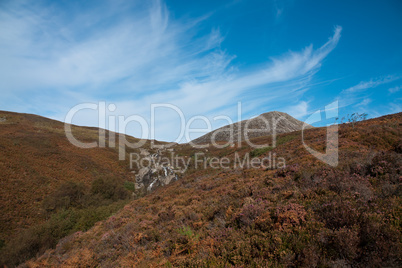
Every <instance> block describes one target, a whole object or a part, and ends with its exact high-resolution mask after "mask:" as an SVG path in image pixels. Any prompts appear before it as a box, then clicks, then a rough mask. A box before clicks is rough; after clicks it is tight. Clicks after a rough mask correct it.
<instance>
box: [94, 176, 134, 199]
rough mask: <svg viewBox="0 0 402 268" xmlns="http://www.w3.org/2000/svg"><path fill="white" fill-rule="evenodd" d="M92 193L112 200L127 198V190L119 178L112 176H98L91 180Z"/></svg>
mask: <svg viewBox="0 0 402 268" xmlns="http://www.w3.org/2000/svg"><path fill="white" fill-rule="evenodd" d="M91 193H92V194H93V195H100V196H102V198H104V199H111V200H114V201H117V200H122V199H127V198H129V196H130V195H129V192H128V191H127V190H126V189H125V188H124V187H123V185H122V183H121V182H120V181H119V180H116V179H113V178H99V179H96V180H94V181H93V183H92V187H91Z"/></svg>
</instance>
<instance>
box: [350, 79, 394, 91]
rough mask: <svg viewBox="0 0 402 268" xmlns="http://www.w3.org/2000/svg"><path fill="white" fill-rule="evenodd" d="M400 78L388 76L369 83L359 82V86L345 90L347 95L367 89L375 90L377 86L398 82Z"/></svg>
mask: <svg viewBox="0 0 402 268" xmlns="http://www.w3.org/2000/svg"><path fill="white" fill-rule="evenodd" d="M398 79H400V77H398V76H392V75H388V76H386V77H382V78H377V79H371V80H370V81H361V82H360V83H359V84H357V85H355V86H353V87H350V88H348V89H346V90H345V92H348V93H354V92H360V91H363V90H365V89H368V88H375V87H377V86H379V85H382V84H386V83H390V82H392V81H395V80H398Z"/></svg>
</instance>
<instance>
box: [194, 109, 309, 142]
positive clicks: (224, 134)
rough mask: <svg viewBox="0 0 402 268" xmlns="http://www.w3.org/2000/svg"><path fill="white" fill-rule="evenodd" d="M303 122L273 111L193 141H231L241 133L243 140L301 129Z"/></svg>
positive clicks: (219, 129) (224, 127) (227, 126)
mask: <svg viewBox="0 0 402 268" xmlns="http://www.w3.org/2000/svg"><path fill="white" fill-rule="evenodd" d="M303 124H304V122H302V121H300V120H297V119H296V118H294V117H292V116H290V115H289V114H287V113H284V112H279V111H271V112H266V113H263V114H260V115H259V116H257V117H253V118H250V119H247V120H243V121H240V122H237V123H234V124H231V125H226V126H223V127H221V128H218V129H216V130H214V131H212V132H209V133H207V134H205V135H203V136H201V137H199V138H197V139H195V140H193V141H192V143H194V144H206V143H211V142H212V138H214V140H215V141H219V142H229V141H230V140H233V141H234V140H237V139H238V136H239V135H240V137H241V140H247V139H251V138H256V137H261V136H268V135H272V134H281V133H288V132H293V131H298V130H301V129H302V127H303ZM311 127H312V126H310V125H308V126H307V128H311ZM246 130H248V131H246Z"/></svg>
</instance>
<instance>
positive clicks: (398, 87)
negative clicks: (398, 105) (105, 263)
mask: <svg viewBox="0 0 402 268" xmlns="http://www.w3.org/2000/svg"><path fill="white" fill-rule="evenodd" d="M401 89H402V86H396V87H391V88H390V89H388V92H389V93H391V94H393V93H396V92H398V91H399V90H401Z"/></svg>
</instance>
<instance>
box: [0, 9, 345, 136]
mask: <svg viewBox="0 0 402 268" xmlns="http://www.w3.org/2000/svg"><path fill="white" fill-rule="evenodd" d="M105 5H106V6H105ZM127 5H128V4H127V3H121V5H117V6H112V7H111V6H109V5H108V4H105V3H103V5H100V7H99V8H97V9H95V10H91V9H84V10H81V9H80V8H77V9H74V10H73V11H72V12H73V14H71V15H70V16H69V17H66V14H67V13H63V11H60V10H58V9H55V8H54V7H53V6H51V7H45V6H43V5H40V4H32V3H31V2H26V3H25V4H21V5H18V4H12V5H10V6H9V7H8V8H7V9H4V10H2V11H0V25H7V27H2V28H3V29H5V30H4V31H2V33H1V35H0V57H1V58H2V61H1V62H0V92H1V94H2V100H0V104H1V105H2V106H3V107H8V108H9V109H10V110H15V109H17V110H18V111H23V112H32V113H39V114H42V115H46V116H52V117H53V118H57V119H60V120H62V119H64V116H65V114H66V113H67V111H68V110H69V109H70V108H71V107H72V106H74V105H76V104H78V103H80V102H97V101H101V100H106V101H107V102H108V103H110V102H113V103H115V104H116V105H117V107H118V109H117V111H116V112H119V113H120V114H123V115H126V116H128V115H131V114H139V115H141V116H143V117H145V118H147V119H148V120H149V114H150V110H149V109H150V105H151V104H152V103H172V104H174V105H176V106H178V107H180V109H181V110H182V111H183V113H184V114H185V115H186V116H187V117H191V116H193V115H196V114H202V115H206V116H208V117H210V118H211V117H212V116H214V115H217V114H218V113H223V112H225V113H227V114H228V115H235V114H236V103H237V102H238V101H243V102H244V111H245V112H249V111H252V110H253V109H255V107H256V105H262V104H264V105H265V106H266V107H267V110H266V111H269V106H270V105H274V104H277V103H278V101H284V102H285V103H288V102H287V100H288V98H289V95H291V96H292V98H293V99H298V98H299V97H301V95H302V94H303V93H304V92H305V91H306V90H307V89H308V85H309V83H310V81H311V79H312V78H313V76H314V74H316V73H317V71H318V70H319V69H320V67H321V64H322V61H323V59H324V58H325V57H327V55H328V54H329V53H330V52H331V51H332V50H333V49H334V48H335V47H336V45H337V44H338V42H339V39H340V36H341V30H342V28H341V27H340V26H337V27H335V29H334V34H333V36H331V37H330V38H329V40H328V41H327V42H326V43H325V44H324V45H323V46H321V47H319V48H317V49H314V48H313V46H312V45H310V46H308V47H306V48H304V49H302V50H301V51H298V52H290V53H288V54H286V55H283V56H281V57H276V58H271V61H269V62H267V63H266V64H265V65H264V66H263V67H262V68H254V69H250V68H249V69H244V70H243V69H239V68H238V67H237V66H235V65H233V64H232V61H233V59H234V58H235V55H230V54H229V53H228V52H227V51H225V50H224V49H222V48H221V45H222V41H223V37H222V35H221V34H220V32H219V30H218V29H213V30H211V31H210V33H208V34H204V35H201V34H200V33H199V28H200V27H201V26H200V25H201V24H202V22H203V20H205V19H207V17H202V18H196V19H193V20H186V21H183V20H178V19H172V18H171V17H170V16H169V12H168V9H167V7H166V6H165V5H164V4H163V3H162V2H160V1H153V2H152V5H148V4H144V3H142V2H138V3H137V2H135V3H134V6H127ZM26 6H29V8H26ZM126 10H131V13H127V12H126ZM70 11H71V10H70ZM133 12H134V13H133ZM105 21H107V22H108V23H105ZM20 96H24V97H23V98H22V97H20ZM251 102H252V104H250V103H251ZM16 107H17V108H16ZM230 107H233V109H231V108H230ZM307 108H308V105H307V103H306V102H300V104H298V105H297V106H295V107H293V108H292V109H291V110H292V113H293V114H294V115H296V116H297V114H299V115H298V117H301V115H300V114H305V113H306V111H307ZM20 109H22V110H20ZM266 111H264V112H266ZM171 116H172V115H171V114H170V113H166V114H162V115H161V116H160V117H161V119H160V121H161V122H163V123H161V124H160V126H158V128H157V132H158V133H162V134H161V136H159V137H158V138H160V139H163V140H169V139H171V138H172V136H173V134H172V133H174V131H173V130H172V129H175V128H177V120H176V119H175V118H172V117H171ZM91 122H92V123H91ZM75 123H78V124H89V125H96V124H97V118H96V116H91V115H89V114H88V113H85V116H84V114H83V115H82V116H81V117H78V118H77V121H76V122H75ZM128 133H129V134H134V135H136V134H137V132H135V131H133V132H131V131H130V132H128Z"/></svg>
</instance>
